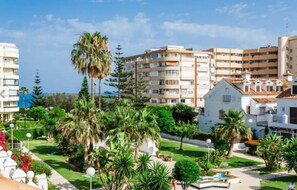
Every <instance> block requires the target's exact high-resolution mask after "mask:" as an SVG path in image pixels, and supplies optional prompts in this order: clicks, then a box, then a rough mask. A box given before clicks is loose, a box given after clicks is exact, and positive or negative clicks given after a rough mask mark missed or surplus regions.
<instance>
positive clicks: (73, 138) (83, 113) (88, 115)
mask: <svg viewBox="0 0 297 190" xmlns="http://www.w3.org/2000/svg"><path fill="white" fill-rule="evenodd" d="M97 118H98V117H97V115H96V109H95V104H94V102H93V101H87V100H86V99H84V98H82V99H79V100H78V101H77V102H76V104H75V108H74V109H73V110H71V112H70V114H69V116H68V117H67V118H66V119H65V120H64V121H62V122H60V123H59V124H58V125H57V130H58V131H60V132H61V134H62V135H63V136H65V137H66V138H68V139H69V140H70V142H73V143H76V142H79V143H83V144H84V169H86V168H87V167H88V150H89V145H90V143H91V142H93V141H96V142H97V141H99V139H100V137H101V136H102V131H101V123H100V121H99V120H98V119H97Z"/></svg>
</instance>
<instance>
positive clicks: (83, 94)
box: [78, 76, 90, 101]
mask: <svg viewBox="0 0 297 190" xmlns="http://www.w3.org/2000/svg"><path fill="white" fill-rule="evenodd" d="M78 98H80V99H81V98H85V99H86V100H87V101H90V93H89V87H88V79H87V77H86V76H84V79H83V82H82V84H81V89H80V91H79V93H78Z"/></svg>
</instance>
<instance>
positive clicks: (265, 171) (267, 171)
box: [252, 168, 287, 175]
mask: <svg viewBox="0 0 297 190" xmlns="http://www.w3.org/2000/svg"><path fill="white" fill-rule="evenodd" d="M286 170H287V168H280V169H277V170H273V171H271V170H269V169H267V168H258V169H254V170H252V171H259V172H260V175H265V174H271V173H276V172H283V171H286Z"/></svg>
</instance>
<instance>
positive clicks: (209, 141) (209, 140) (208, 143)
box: [206, 139, 211, 163]
mask: <svg viewBox="0 0 297 190" xmlns="http://www.w3.org/2000/svg"><path fill="white" fill-rule="evenodd" d="M206 143H207V163H209V146H210V143H211V139H206Z"/></svg>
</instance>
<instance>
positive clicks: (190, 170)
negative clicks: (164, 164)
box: [173, 160, 200, 190]
mask: <svg viewBox="0 0 297 190" xmlns="http://www.w3.org/2000/svg"><path fill="white" fill-rule="evenodd" d="M173 176H174V178H175V179H176V180H178V181H180V182H181V185H182V188H183V189H184V190H186V189H187V188H188V187H189V186H190V185H191V184H192V183H195V182H196V181H197V180H198V179H199V177H200V168H199V166H198V165H197V164H196V162H194V161H191V160H180V161H177V162H176V163H175V165H174V169H173Z"/></svg>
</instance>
